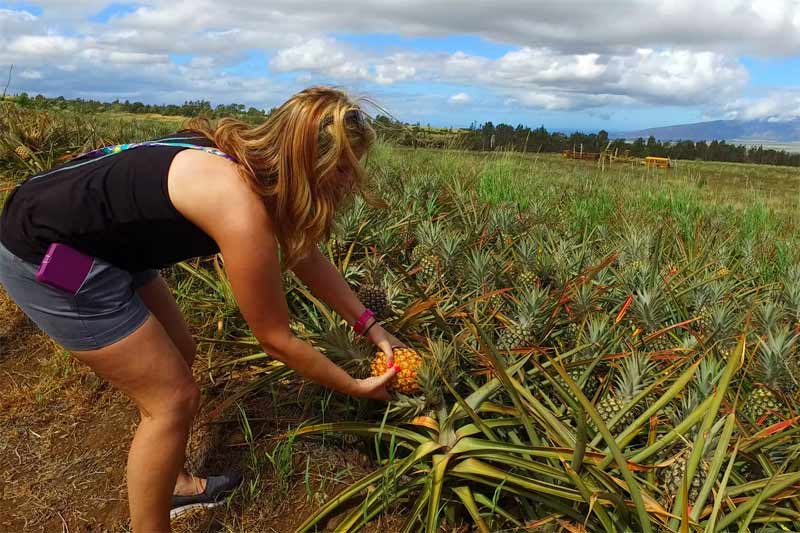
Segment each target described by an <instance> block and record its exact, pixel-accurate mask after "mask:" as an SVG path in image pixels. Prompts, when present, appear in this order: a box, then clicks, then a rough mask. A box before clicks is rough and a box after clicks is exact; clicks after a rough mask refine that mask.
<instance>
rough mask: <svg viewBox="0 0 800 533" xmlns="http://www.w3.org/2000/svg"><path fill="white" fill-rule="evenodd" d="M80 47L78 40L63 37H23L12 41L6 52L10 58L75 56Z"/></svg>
mask: <svg viewBox="0 0 800 533" xmlns="http://www.w3.org/2000/svg"><path fill="white" fill-rule="evenodd" d="M78 47H79V41H78V39H75V38H73V37H63V36H61V35H21V36H19V37H17V38H16V39H14V40H12V41H11V42H10V43H9V44H8V46H7V48H6V52H7V53H8V54H9V55H10V56H12V57H13V56H14V55H17V56H20V57H21V58H25V57H50V58H52V57H58V56H64V55H69V54H74V53H75V52H76V51H77V50H78Z"/></svg>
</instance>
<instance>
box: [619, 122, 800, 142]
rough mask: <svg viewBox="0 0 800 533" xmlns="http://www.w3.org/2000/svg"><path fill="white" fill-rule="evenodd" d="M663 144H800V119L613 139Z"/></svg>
mask: <svg viewBox="0 0 800 533" xmlns="http://www.w3.org/2000/svg"><path fill="white" fill-rule="evenodd" d="M651 135H652V136H653V137H655V138H656V139H658V140H660V141H677V140H693V141H703V140H706V141H711V140H714V139H716V140H720V141H721V140H726V141H729V140H737V141H765V142H789V143H791V142H800V119H794V120H790V121H786V122H771V121H768V120H712V121H710V122H697V123H695V124H679V125H677V126H665V127H662V128H650V129H646V130H639V131H627V132H621V133H616V134H614V135H612V136H613V137H616V138H625V139H635V138H638V137H644V138H645V139H647V138H648V137H650V136H651Z"/></svg>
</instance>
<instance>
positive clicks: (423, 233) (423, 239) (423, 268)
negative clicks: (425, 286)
mask: <svg viewBox="0 0 800 533" xmlns="http://www.w3.org/2000/svg"><path fill="white" fill-rule="evenodd" d="M415 235H416V239H417V245H416V246H415V247H414V249H413V250H412V252H411V261H412V263H415V264H417V266H418V269H419V275H420V277H421V278H422V279H423V280H425V281H431V280H433V279H434V278H435V277H436V275H437V274H438V272H439V268H440V264H441V260H440V257H439V255H438V254H437V252H436V250H438V249H439V246H440V245H441V242H442V236H443V235H444V228H443V227H442V225H440V224H438V223H436V222H432V221H427V220H426V221H424V222H422V223H421V224H420V225H419V226H418V227H417V230H416V232H415Z"/></svg>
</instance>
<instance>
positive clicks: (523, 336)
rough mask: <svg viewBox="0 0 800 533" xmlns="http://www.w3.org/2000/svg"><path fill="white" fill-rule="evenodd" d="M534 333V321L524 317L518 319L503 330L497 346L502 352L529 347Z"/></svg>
mask: <svg viewBox="0 0 800 533" xmlns="http://www.w3.org/2000/svg"><path fill="white" fill-rule="evenodd" d="M535 331H536V329H535V323H534V321H532V320H530V319H529V318H528V317H525V316H522V317H519V318H518V319H517V320H515V321H513V322H512V323H511V324H510V325H509V326H508V327H506V329H505V330H503V332H502V333H501V334H500V339H499V340H498V341H497V345H498V346H499V347H500V348H501V349H504V350H517V349H519V348H527V347H530V346H531V344H532V343H533V342H534V339H535Z"/></svg>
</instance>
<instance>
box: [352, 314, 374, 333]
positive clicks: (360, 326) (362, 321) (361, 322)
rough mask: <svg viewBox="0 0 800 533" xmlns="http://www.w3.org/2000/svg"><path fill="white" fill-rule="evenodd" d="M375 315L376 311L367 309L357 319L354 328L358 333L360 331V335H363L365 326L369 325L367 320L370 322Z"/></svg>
mask: <svg viewBox="0 0 800 533" xmlns="http://www.w3.org/2000/svg"><path fill="white" fill-rule="evenodd" d="M374 316H375V313H373V312H372V310H371V309H365V310H364V312H363V313H362V314H361V316H360V317H359V319H358V320H357V321H356V323H355V324H353V329H354V330H355V331H356V333H358V334H359V335H363V334H364V327H365V326H366V325H367V322H369V319H370V318H372V317H374Z"/></svg>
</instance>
